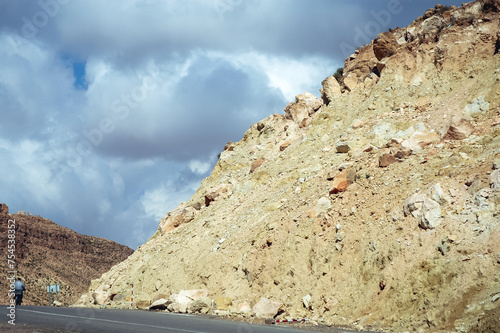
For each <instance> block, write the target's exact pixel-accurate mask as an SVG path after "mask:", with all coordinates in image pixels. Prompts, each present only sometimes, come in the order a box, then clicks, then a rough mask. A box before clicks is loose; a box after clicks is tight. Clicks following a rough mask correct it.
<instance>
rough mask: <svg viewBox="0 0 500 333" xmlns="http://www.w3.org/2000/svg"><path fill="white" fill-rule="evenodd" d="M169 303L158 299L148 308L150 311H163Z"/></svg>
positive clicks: (166, 300)
mask: <svg viewBox="0 0 500 333" xmlns="http://www.w3.org/2000/svg"><path fill="white" fill-rule="evenodd" d="M170 303H171V301H169V300H168V299H165V298H160V299H158V300H156V301H154V302H153V303H152V304H151V305H150V306H149V309H150V310H165V309H166V308H167V307H168V305H169V304H170Z"/></svg>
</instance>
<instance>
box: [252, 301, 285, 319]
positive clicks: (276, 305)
mask: <svg viewBox="0 0 500 333" xmlns="http://www.w3.org/2000/svg"><path fill="white" fill-rule="evenodd" d="M280 308H281V303H280V302H275V301H272V300H270V299H268V298H265V297H262V298H261V299H260V300H259V302H258V303H257V304H255V305H254V307H253V308H252V314H253V315H254V316H255V317H257V318H273V317H274V316H276V314H278V311H279V310H280Z"/></svg>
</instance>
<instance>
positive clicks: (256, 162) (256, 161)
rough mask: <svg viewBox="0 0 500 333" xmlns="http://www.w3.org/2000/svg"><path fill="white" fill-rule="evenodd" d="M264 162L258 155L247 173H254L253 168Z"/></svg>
mask: <svg viewBox="0 0 500 333" xmlns="http://www.w3.org/2000/svg"><path fill="white" fill-rule="evenodd" d="M264 162H265V159H264V158H263V157H259V158H258V159H256V160H255V161H253V163H252V165H251V166H250V172H249V173H254V172H255V170H257V169H258V168H259V167H260V166H261V165H262V164H263V163H264ZM207 206H208V205H207Z"/></svg>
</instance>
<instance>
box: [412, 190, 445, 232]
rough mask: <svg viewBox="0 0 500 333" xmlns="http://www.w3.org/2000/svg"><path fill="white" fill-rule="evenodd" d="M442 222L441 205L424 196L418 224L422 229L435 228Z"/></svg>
mask: <svg viewBox="0 0 500 333" xmlns="http://www.w3.org/2000/svg"><path fill="white" fill-rule="evenodd" d="M441 222H442V219H441V206H440V205H439V204H438V203H437V202H435V201H434V200H432V199H429V198H427V197H424V201H423V203H422V208H421V215H420V222H419V224H418V225H419V226H420V227H421V228H422V229H434V228H436V227H437V226H438V225H439V224H440V223H441Z"/></svg>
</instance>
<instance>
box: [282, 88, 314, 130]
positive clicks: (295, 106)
mask: <svg viewBox="0 0 500 333" xmlns="http://www.w3.org/2000/svg"><path fill="white" fill-rule="evenodd" d="M322 105H323V101H322V100H320V99H319V98H317V97H315V96H314V95H313V94H311V93H309V92H305V93H303V94H301V95H297V96H295V102H292V103H290V104H288V105H287V106H286V107H285V118H286V119H291V120H293V121H294V122H295V123H297V124H301V123H302V122H303V121H304V119H308V118H309V117H310V116H312V115H313V114H314V113H315V112H316V111H317V110H319V108H320V107H321V106H322Z"/></svg>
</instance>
